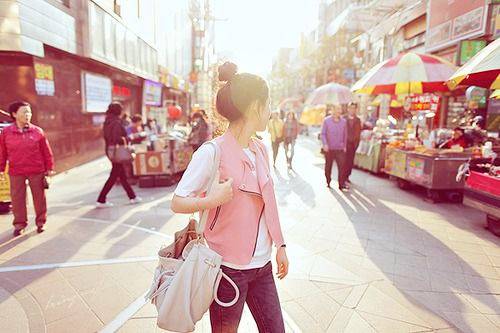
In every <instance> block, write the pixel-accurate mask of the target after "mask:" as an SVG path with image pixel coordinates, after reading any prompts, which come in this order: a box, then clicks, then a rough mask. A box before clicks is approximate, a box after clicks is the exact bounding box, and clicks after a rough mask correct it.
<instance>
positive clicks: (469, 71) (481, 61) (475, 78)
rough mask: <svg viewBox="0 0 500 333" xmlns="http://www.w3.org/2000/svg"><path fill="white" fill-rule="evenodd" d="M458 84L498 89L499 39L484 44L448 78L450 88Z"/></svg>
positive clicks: (499, 83)
mask: <svg viewBox="0 0 500 333" xmlns="http://www.w3.org/2000/svg"><path fill="white" fill-rule="evenodd" d="M459 85H464V86H478V87H483V88H488V89H500V39H497V40H495V41H494V42H492V43H491V44H489V45H488V46H486V47H485V48H484V49H483V50H481V51H480V52H479V53H478V54H476V55H475V56H474V57H473V58H472V59H470V60H469V61H467V62H466V63H465V65H463V66H462V67H460V69H459V70H458V71H457V72H456V73H455V74H453V76H451V77H450V79H449V80H448V86H449V87H450V88H451V89H455V87H457V86H459Z"/></svg>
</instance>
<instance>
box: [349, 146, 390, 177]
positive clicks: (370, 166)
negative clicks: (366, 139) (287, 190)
mask: <svg viewBox="0 0 500 333" xmlns="http://www.w3.org/2000/svg"><path fill="white" fill-rule="evenodd" d="M386 146H387V144H386V143H385V142H382V141H375V142H372V143H370V146H369V148H368V150H366V151H361V150H359V149H358V151H356V155H355V157H354V165H355V166H356V167H357V168H359V169H363V170H367V171H370V172H373V173H380V172H382V170H383V169H384V161H385V148H386Z"/></svg>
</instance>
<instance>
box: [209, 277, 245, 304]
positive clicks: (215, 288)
mask: <svg viewBox="0 0 500 333" xmlns="http://www.w3.org/2000/svg"><path fill="white" fill-rule="evenodd" d="M222 279H225V280H227V282H229V284H230V285H231V287H233V289H234V291H235V292H236V295H234V298H233V300H232V301H230V302H227V303H224V302H222V301H221V300H220V299H219V296H218V295H217V291H218V290H219V285H220V281H221V280H222ZM214 296H215V302H217V304H219V305H220V306H222V307H225V308H228V307H230V306H233V305H235V304H236V302H238V299H239V298H240V289H239V288H238V286H237V285H236V283H234V281H233V280H231V278H230V277H229V276H227V275H226V274H224V272H222V270H221V272H220V274H219V276H218V277H217V280H216V282H215V286H214Z"/></svg>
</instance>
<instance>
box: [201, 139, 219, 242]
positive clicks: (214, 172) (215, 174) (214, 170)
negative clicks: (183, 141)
mask: <svg viewBox="0 0 500 333" xmlns="http://www.w3.org/2000/svg"><path fill="white" fill-rule="evenodd" d="M204 144H206V145H212V146H213V147H214V149H215V154H214V167H213V168H212V172H211V173H210V178H209V182H208V189H207V194H209V193H210V192H211V191H212V188H213V185H214V184H215V182H218V181H219V166H220V150H219V146H217V144H216V143H215V142H214V141H207V142H205V143H204ZM208 213H209V209H205V210H204V211H202V212H201V217H200V222H199V223H198V224H197V225H196V233H197V234H198V235H201V237H203V232H204V231H205V225H206V223H207V219H208Z"/></svg>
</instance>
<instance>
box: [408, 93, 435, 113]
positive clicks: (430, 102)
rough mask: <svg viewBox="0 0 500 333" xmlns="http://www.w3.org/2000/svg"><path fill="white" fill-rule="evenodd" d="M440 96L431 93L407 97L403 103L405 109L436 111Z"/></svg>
mask: <svg viewBox="0 0 500 333" xmlns="http://www.w3.org/2000/svg"><path fill="white" fill-rule="evenodd" d="M440 100H441V97H439V96H437V95H432V94H426V95H417V96H411V97H407V98H406V100H405V103H404V108H405V111H415V112H416V111H432V112H436V113H437V112H438V110H439V102H440Z"/></svg>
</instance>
